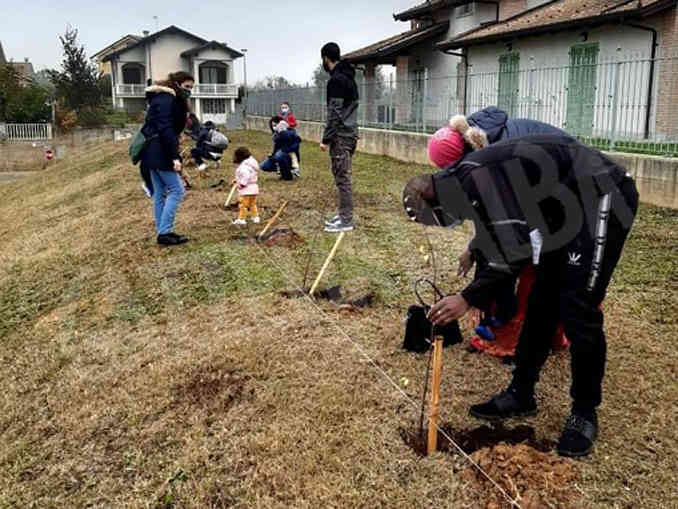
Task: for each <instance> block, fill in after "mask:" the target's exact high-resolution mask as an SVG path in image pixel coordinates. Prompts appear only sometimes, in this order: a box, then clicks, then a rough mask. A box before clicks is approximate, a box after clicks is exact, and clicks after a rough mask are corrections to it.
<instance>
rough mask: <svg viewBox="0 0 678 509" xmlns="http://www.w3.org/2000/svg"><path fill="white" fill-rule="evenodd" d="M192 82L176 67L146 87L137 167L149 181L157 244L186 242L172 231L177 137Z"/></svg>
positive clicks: (178, 184)
mask: <svg viewBox="0 0 678 509" xmlns="http://www.w3.org/2000/svg"><path fill="white" fill-rule="evenodd" d="M194 83H195V80H194V78H193V76H191V75H190V74H188V73H187V72H183V71H179V72H176V73H172V74H170V75H169V76H168V78H167V80H166V81H162V82H159V83H156V84H155V85H152V86H149V87H147V88H146V101H147V103H148V106H147V113H146V122H145V124H144V127H143V128H142V131H143V133H144V135H145V136H146V138H148V139H149V140H150V141H149V143H148V145H147V146H146V148H145V149H144V152H143V155H142V159H141V171H142V174H143V175H145V176H147V177H149V176H150V181H151V182H152V184H153V190H152V193H153V212H154V217H155V226H156V230H157V234H158V244H161V245H177V244H183V243H185V242H188V238H186V237H184V236H182V235H177V234H176V233H174V219H175V216H176V212H177V209H178V208H179V204H180V203H181V201H182V200H183V197H184V193H185V191H184V185H183V183H182V181H181V171H182V159H181V155H180V154H179V137H180V135H181V133H182V132H183V130H184V128H185V127H186V120H187V117H188V112H189V106H188V99H189V98H190V96H191V91H192V89H193V85H194ZM145 180H147V179H145Z"/></svg>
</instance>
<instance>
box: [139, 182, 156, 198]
mask: <svg viewBox="0 0 678 509" xmlns="http://www.w3.org/2000/svg"><path fill="white" fill-rule="evenodd" d="M141 189H143V190H144V193H146V198H152V197H153V194H151V190H150V189H149V188H148V187H146V182H142V183H141Z"/></svg>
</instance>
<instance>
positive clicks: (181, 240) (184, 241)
mask: <svg viewBox="0 0 678 509" xmlns="http://www.w3.org/2000/svg"><path fill="white" fill-rule="evenodd" d="M167 235H169V236H170V237H174V238H175V239H178V240H179V243H180V244H185V243H186V242H188V241H189V238H188V237H186V236H185V235H179V234H178V233H174V232H172V233H168V234H167Z"/></svg>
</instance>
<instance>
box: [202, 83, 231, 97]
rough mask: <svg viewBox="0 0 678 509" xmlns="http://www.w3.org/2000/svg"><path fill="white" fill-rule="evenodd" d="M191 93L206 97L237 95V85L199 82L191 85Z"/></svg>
mask: <svg viewBox="0 0 678 509" xmlns="http://www.w3.org/2000/svg"><path fill="white" fill-rule="evenodd" d="M193 95H196V96H207V97H226V98H236V97H238V85H235V84H225V83H200V84H197V85H195V86H194V87H193Z"/></svg>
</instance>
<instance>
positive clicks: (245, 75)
mask: <svg viewBox="0 0 678 509" xmlns="http://www.w3.org/2000/svg"><path fill="white" fill-rule="evenodd" d="M240 51H241V52H242V54H243V76H244V80H245V117H247V107H248V106H249V102H248V91H247V48H242V49H241V50H240Z"/></svg>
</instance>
